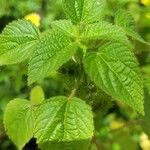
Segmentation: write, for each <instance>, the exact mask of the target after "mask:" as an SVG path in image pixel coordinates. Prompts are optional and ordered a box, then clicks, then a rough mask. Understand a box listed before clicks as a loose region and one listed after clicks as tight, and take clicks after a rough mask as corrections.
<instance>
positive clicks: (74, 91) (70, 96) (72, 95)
mask: <svg viewBox="0 0 150 150" xmlns="http://www.w3.org/2000/svg"><path fill="white" fill-rule="evenodd" d="M75 93H76V89H73V90H72V91H71V93H70V95H69V97H68V100H70V99H71V98H72V97H74V95H75Z"/></svg>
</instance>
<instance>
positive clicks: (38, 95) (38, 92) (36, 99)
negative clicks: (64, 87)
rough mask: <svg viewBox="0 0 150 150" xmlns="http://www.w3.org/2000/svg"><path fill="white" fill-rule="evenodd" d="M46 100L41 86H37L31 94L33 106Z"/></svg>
mask: <svg viewBox="0 0 150 150" xmlns="http://www.w3.org/2000/svg"><path fill="white" fill-rule="evenodd" d="M44 99H45V95H44V92H43V89H42V87H41V86H35V87H34V88H33V89H32V90H31V93H30V100H31V104H32V105H39V104H41V103H42V102H43V101H44Z"/></svg>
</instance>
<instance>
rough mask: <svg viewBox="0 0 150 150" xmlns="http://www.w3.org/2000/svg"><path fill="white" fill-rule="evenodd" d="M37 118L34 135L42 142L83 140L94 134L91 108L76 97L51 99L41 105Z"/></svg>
mask: <svg viewBox="0 0 150 150" xmlns="http://www.w3.org/2000/svg"><path fill="white" fill-rule="evenodd" d="M35 118H36V120H35V129H34V137H35V138H36V139H37V142H38V143H41V144H42V143H45V142H57V141H59V142H73V141H82V140H88V139H91V138H92V136H93V130H94V128H93V115H92V111H91V108H90V107H89V106H88V105H87V104H86V103H85V102H84V101H82V100H80V99H78V98H76V97H74V98H71V99H68V98H67V97H63V96H59V97H53V98H51V99H49V100H48V101H47V102H46V103H44V104H42V105H41V106H40V107H39V109H38V111H37V112H36V114H35Z"/></svg>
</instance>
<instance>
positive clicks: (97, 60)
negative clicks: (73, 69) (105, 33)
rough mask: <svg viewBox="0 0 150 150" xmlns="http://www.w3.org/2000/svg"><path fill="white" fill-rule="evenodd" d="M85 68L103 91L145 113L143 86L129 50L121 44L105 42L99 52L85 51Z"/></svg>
mask: <svg viewBox="0 0 150 150" xmlns="http://www.w3.org/2000/svg"><path fill="white" fill-rule="evenodd" d="M84 68H85V70H86V72H87V74H88V75H89V77H90V78H91V80H92V81H94V82H95V84H96V85H97V86H99V87H100V88H101V89H102V90H104V91H105V92H106V93H108V94H109V95H111V96H112V97H114V98H115V99H117V100H121V101H123V102H125V103H126V104H128V105H129V106H131V107H132V108H133V109H134V110H136V111H138V112H140V113H141V114H144V110H143V109H144V108H143V86H142V81H141V77H140V72H139V69H138V63H137V61H136V59H135V57H134V54H133V52H132V50H131V49H128V47H127V46H125V45H123V44H121V43H108V44H106V45H104V46H103V47H101V48H100V51H99V52H89V53H87V55H86V56H85V58H84Z"/></svg>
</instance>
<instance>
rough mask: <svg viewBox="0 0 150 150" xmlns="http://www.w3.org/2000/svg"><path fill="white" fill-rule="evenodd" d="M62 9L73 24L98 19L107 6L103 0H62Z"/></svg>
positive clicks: (86, 22) (91, 21)
mask: <svg viewBox="0 0 150 150" xmlns="http://www.w3.org/2000/svg"><path fill="white" fill-rule="evenodd" d="M63 6H64V11H65V13H66V15H67V17H68V18H70V19H71V21H72V22H73V23H75V24H77V23H79V22H82V23H83V24H88V23H93V22H96V21H99V20H100V19H101V18H102V17H103V16H104V14H105V10H106V7H107V4H106V1H105V0H64V1H63Z"/></svg>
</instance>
